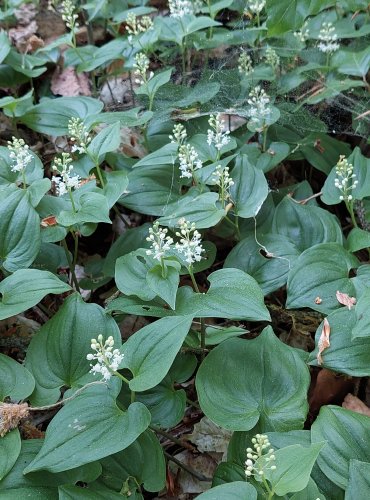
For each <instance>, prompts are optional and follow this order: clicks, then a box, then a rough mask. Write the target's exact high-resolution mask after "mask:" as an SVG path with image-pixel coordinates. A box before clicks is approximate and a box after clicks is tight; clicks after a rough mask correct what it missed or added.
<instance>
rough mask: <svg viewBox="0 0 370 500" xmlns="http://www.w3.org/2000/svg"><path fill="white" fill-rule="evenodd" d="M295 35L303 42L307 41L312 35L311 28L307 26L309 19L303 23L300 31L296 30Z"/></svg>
mask: <svg viewBox="0 0 370 500" xmlns="http://www.w3.org/2000/svg"><path fill="white" fill-rule="evenodd" d="M294 36H295V37H296V38H298V40H300V41H301V42H302V43H305V42H306V41H307V40H308V39H309V37H310V30H309V29H308V28H307V21H305V23H304V24H303V26H302V28H301V29H300V30H299V31H295V32H294Z"/></svg>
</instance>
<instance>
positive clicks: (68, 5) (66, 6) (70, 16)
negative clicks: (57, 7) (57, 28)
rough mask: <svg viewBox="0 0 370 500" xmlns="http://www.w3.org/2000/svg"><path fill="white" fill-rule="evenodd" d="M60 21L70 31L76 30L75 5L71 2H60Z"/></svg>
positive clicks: (69, 0)
mask: <svg viewBox="0 0 370 500" xmlns="http://www.w3.org/2000/svg"><path fill="white" fill-rule="evenodd" d="M62 19H63V21H64V22H65V23H66V26H67V28H69V29H70V30H71V31H74V30H75V29H76V28H78V26H79V24H78V23H77V22H76V20H77V19H78V15H77V14H76V13H75V3H74V2H72V0H64V1H63V2H62Z"/></svg>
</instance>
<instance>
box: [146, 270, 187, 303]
mask: <svg viewBox="0 0 370 500" xmlns="http://www.w3.org/2000/svg"><path fill="white" fill-rule="evenodd" d="M176 264H177V266H176ZM164 267H165V276H163V269H162V266H161V265H160V264H158V265H156V266H154V267H153V268H152V269H150V271H148V272H147V274H146V282H147V284H148V285H149V287H150V288H151V290H153V292H155V294H156V295H157V296H158V297H160V298H161V299H163V300H164V301H165V302H167V304H168V305H169V306H170V307H171V309H175V305H176V294H177V288H178V286H179V282H180V275H179V270H180V267H181V266H180V264H179V263H177V262H176V261H173V262H171V261H168V260H167V261H166V263H165V264H164Z"/></svg>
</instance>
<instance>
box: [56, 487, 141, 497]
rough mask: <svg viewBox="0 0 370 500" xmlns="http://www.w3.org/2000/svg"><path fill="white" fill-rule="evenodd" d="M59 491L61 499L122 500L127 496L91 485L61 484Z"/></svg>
mask: <svg viewBox="0 0 370 500" xmlns="http://www.w3.org/2000/svg"><path fill="white" fill-rule="evenodd" d="M58 491H59V497H58V499H59V500H121V499H123V498H125V497H123V496H122V495H121V494H120V493H116V492H115V491H112V490H106V489H104V490H93V489H92V488H90V487H88V488H85V487H84V488H82V487H80V486H59V488H58ZM133 500H135V499H133Z"/></svg>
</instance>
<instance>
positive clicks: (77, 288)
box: [62, 238, 81, 293]
mask: <svg viewBox="0 0 370 500" xmlns="http://www.w3.org/2000/svg"><path fill="white" fill-rule="evenodd" d="M62 245H63V248H64V252H65V254H66V257H67V262H68V266H69V270H70V272H71V275H72V281H73V283H74V285H75V287H76V290H77V292H78V293H81V290H80V286H79V284H78V281H77V277H76V273H75V269H74V267H73V262H72V261H71V256H70V255H69V250H68V246H67V242H66V240H65V238H64V239H63V240H62Z"/></svg>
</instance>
